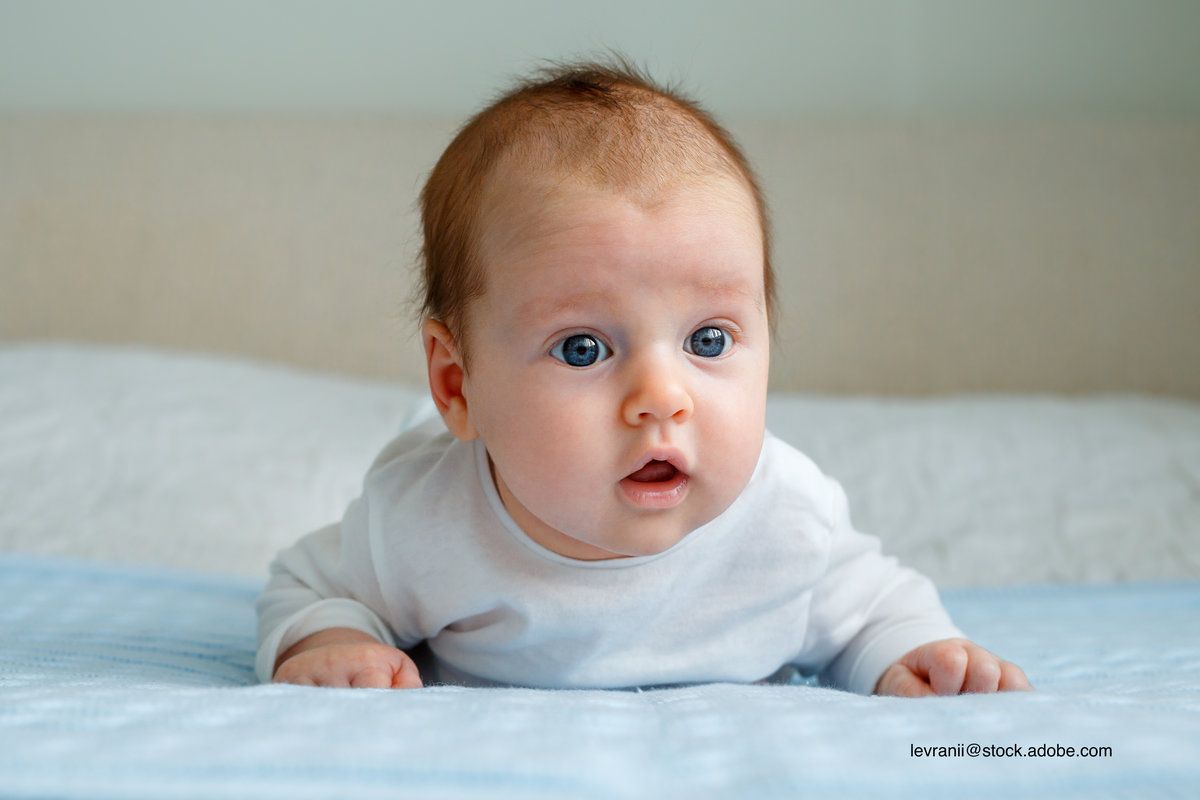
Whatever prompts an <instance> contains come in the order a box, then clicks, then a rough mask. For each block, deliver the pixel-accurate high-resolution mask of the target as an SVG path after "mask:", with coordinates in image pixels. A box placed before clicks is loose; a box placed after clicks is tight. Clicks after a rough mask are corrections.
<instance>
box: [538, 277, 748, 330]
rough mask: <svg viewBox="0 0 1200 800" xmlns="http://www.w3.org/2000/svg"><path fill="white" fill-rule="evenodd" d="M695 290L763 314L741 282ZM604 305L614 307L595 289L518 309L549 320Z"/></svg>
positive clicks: (711, 283) (700, 284) (708, 282)
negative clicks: (749, 304)
mask: <svg viewBox="0 0 1200 800" xmlns="http://www.w3.org/2000/svg"><path fill="white" fill-rule="evenodd" d="M689 286H691V287H692V288H694V289H696V290H698V291H699V292H700V293H702V294H704V295H707V296H716V297H721V298H724V299H736V298H744V299H748V300H750V301H752V302H753V303H754V307H755V308H756V309H757V310H758V311H760V312H761V311H762V300H761V298H760V297H759V296H758V293H756V292H752V291H750V290H749V289H747V288H746V286H745V284H744V283H742V282H741V281H728V280H714V279H711V278H710V279H705V280H700V281H696V282H693V283H691V284H689ZM595 305H599V306H603V307H605V308H612V307H613V306H614V305H615V303H614V302H613V300H612V298H611V297H609V295H608V293H607V292H602V291H599V290H592V291H588V292H576V293H575V294H569V295H566V296H565V297H555V298H536V299H534V300H531V301H529V302H527V303H525V304H524V305H522V306H521V307H520V308H519V309H518V310H517V319H519V320H522V321H530V320H540V319H550V318H553V317H557V316H558V315H559V314H562V313H564V312H567V311H571V310H574V309H577V308H581V307H586V306H595Z"/></svg>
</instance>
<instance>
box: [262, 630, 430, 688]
mask: <svg viewBox="0 0 1200 800" xmlns="http://www.w3.org/2000/svg"><path fill="white" fill-rule="evenodd" d="M319 635H321V634H318V636H319ZM362 638H363V639H369V637H366V636H365V635H363V637H362ZM314 639H315V637H309V639H306V640H304V642H301V645H304V644H310V645H311V646H309V647H307V648H303V649H298V648H292V650H289V651H288V652H287V653H285V654H284V658H282V659H280V662H279V666H278V667H277V668H276V669H275V676H274V678H273V680H274V681H275V682H276V683H297V684H300V685H302V686H330V687H335V688H343V689H344V688H364V689H419V688H421V687H422V686H423V685H424V684H423V683H422V682H421V676H420V674H418V672H417V665H416V664H415V663H414V662H413V660H412V658H411V657H409V655H408V653H405V652H404V651H403V650H397V649H396V648H395V647H389V646H388V645H386V644H382V643H380V642H377V641H374V640H369V641H353V642H345V641H342V642H337V641H333V642H322V641H320V640H316V641H313V640H314Z"/></svg>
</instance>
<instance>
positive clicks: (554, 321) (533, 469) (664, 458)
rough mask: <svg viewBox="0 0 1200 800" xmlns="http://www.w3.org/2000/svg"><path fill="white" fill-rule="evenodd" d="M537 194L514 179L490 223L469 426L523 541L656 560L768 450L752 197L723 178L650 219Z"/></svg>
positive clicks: (610, 201) (561, 195) (614, 198)
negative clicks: (765, 447) (483, 446)
mask: <svg viewBox="0 0 1200 800" xmlns="http://www.w3.org/2000/svg"><path fill="white" fill-rule="evenodd" d="M548 186H549V184H548V183H546V182H545V179H534V178H527V179H523V180H520V181H510V182H508V183H506V184H504V186H503V188H502V189H501V190H499V199H498V200H497V201H496V202H495V203H493V204H491V206H490V208H491V211H490V212H489V214H488V215H487V216H486V222H485V224H484V226H483V230H482V233H481V241H480V248H481V255H482V257H483V261H484V267H485V269H486V272H487V281H486V283H487V286H486V291H485V292H484V296H483V297H482V298H480V299H479V300H477V301H475V303H474V304H473V305H472V307H471V310H470V312H469V313H470V314H471V322H470V325H471V332H470V347H471V368H470V371H469V374H467V375H466V376H465V378H464V381H463V395H464V397H465V398H466V401H467V409H468V414H469V418H470V421H471V423H472V425H473V427H474V428H475V431H476V432H477V433H478V435H479V436H480V437H481V438H482V439H483V441H484V443H485V444H486V447H487V451H488V454H489V456H490V458H491V464H492V468H493V476H494V479H495V483H496V487H497V489H498V491H499V493H500V496H501V498H502V499H503V501H504V504H505V506H506V507H507V508H508V511H509V513H510V514H511V515H512V516H513V518H514V519H515V520H516V521H517V523H518V524H519V525H520V526H521V527H522V529H524V530H525V532H526V533H527V534H528V535H529V536H530V537H531V538H532V539H534V541H537V542H538V543H540V544H541V545H543V546H544V547H547V548H548V549H550V550H553V551H555V552H558V553H560V554H562V555H565V556H568V557H571V558H578V559H606V558H617V557H626V556H638V555H648V554H652V553H658V552H661V551H663V550H665V549H667V548H669V547H671V546H672V545H674V544H675V543H676V542H678V541H679V540H680V539H682V538H683V537H684V536H686V535H687V534H688V533H689V532H691V531H692V530H694V529H696V528H698V527H699V526H701V525H703V524H705V523H707V522H709V521H710V520H712V519H713V518H715V517H716V516H717V515H719V514H720V513H721V512H722V511H724V510H725V509H726V508H727V507H728V506H729V505H730V504H731V503H732V502H733V501H734V499H735V498H736V497H737V496H738V495H739V494H740V493H741V491H742V489H743V488H744V487H745V486H746V484H747V482H748V481H749V479H750V475H751V474H752V472H753V471H754V467H755V465H756V463H757V460H758V456H759V452H760V450H761V447H762V441H763V431H764V415H765V406H766V392H767V368H768V360H769V349H768V339H769V331H768V325H767V316H766V312H765V298H764V288H763V251H762V234H761V231H760V229H759V223H758V219H757V216H756V212H755V207H754V204H753V200H752V199H751V196H750V194H749V192H748V191H747V190H745V189H744V188H743V187H742V186H741V185H740V184H738V183H736V182H734V181H733V180H732V179H718V178H710V179H708V180H706V181H705V182H703V183H692V184H690V185H688V186H685V187H681V188H680V189H678V190H676V191H674V192H673V193H670V194H668V195H666V197H665V199H664V200H663V202H661V203H658V204H656V205H654V206H653V207H651V208H649V209H646V208H642V207H640V206H638V205H636V204H635V203H633V202H631V201H630V200H627V199H625V198H623V197H622V196H620V195H617V194H614V193H611V192H608V191H605V190H602V189H598V188H591V187H584V186H582V185H579V184H567V185H566V186H563V185H559V186H558V187H557V188H556V189H555V190H554V192H553V193H552V195H551V196H550V198H549V199H547V198H546V194H545V192H546V189H547V187H548ZM651 460H655V461H658V462H660V463H651V464H650V465H649V467H648V468H647V469H642V467H643V466H644V465H646V464H647V462H648V461H651ZM661 462H669V464H670V465H669V466H668V465H667V464H664V463H661Z"/></svg>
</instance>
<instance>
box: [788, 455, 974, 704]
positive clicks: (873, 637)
mask: <svg viewBox="0 0 1200 800" xmlns="http://www.w3.org/2000/svg"><path fill="white" fill-rule="evenodd" d="M824 480H825V481H826V482H827V488H828V493H829V501H830V505H829V519H830V559H829V564H828V567H827V569H826V572H825V574H824V575H823V576H822V577H821V579H820V580H819V581H818V583H817V585H816V586H815V587H814V590H813V598H812V604H811V606H810V609H811V610H810V615H809V625H808V629H807V631H806V634H805V644H804V648H803V650H802V653H803V654H804V658H803V660H802V661H801V662H800V663H801V665H802V666H807V667H810V668H814V667H815V670H814V671H817V672H818V673H819V675H818V679H819V680H820V682H821V683H822V684H825V685H831V686H836V687H839V688H843V689H848V690H850V691H852V692H856V693H858V694H871V692H872V691H874V689H875V684H876V683H878V681H879V678H880V677H881V676H882V675H883V673H884V671H885V670H887V668H888V667H889V666H890V665H891V664H892V663H894V662H895V661H896V660H898V659H899V658H900V657H901V656H903V655H904V654H905V653H907V652H908V651H910V650H912V649H913V648H915V647H919V646H920V645H923V644H926V643H927V642H932V641H936V640H938V639H947V638H951V637H960V636H963V633H962V631H960V630H959V629H958V628H957V627H955V625H954V623H953V622H952V621H951V620H950V615H949V614H948V613H947V612H946V609H945V608H944V607H943V606H942V603H941V600H940V599H939V598H938V593H937V589H936V588H934V585H933V583H932V581H930V580H929V579H928V578H926V577H925V576H924V575H921V574H920V573H918V572H916V571H915V570H913V569H910V568H908V567H903V566H900V565H899V564H898V563H897V561H896V559H895V558H894V557H891V556H884V555H883V554H882V553H881V552H880V541H879V539H878V538H876V537H874V536H868V535H866V534H863V533H859V532H858V531H856V530H855V529H854V527H853V525H852V524H851V522H850V510H849V504H848V502H847V499H846V493H845V491H844V490H843V489H842V487H841V484H839V483H838V482H837V481H836V480H833V479H832V478H828V477H825V479H824Z"/></svg>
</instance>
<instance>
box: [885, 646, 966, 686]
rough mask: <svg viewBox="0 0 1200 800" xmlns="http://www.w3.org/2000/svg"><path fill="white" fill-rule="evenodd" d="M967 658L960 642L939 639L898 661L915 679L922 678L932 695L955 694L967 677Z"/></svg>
mask: <svg viewBox="0 0 1200 800" xmlns="http://www.w3.org/2000/svg"><path fill="white" fill-rule="evenodd" d="M968 661H969V657H968V655H967V651H966V649H965V648H964V647H963V642H962V641H961V640H958V639H943V640H941V641H937V642H930V643H929V644H927V645H923V646H921V647H918V648H917V649H915V650H912V651H910V652H909V653H908V654H907V655H905V656H904V658H902V659H901V660H900V662H901V663H902V664H904V665H905V666H906V667H908V668H909V669H911V670H912V671H913V672H914V673H916V675H917V676H918V677H921V678H925V679H926V680H927V681H928V682H929V686H930V687H931V688H932V689H933V691H934V692H936V693H937V694H941V695H947V694H958V693H959V692H961V691H962V686H963V681H964V679H965V678H966V676H967V663H968Z"/></svg>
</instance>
